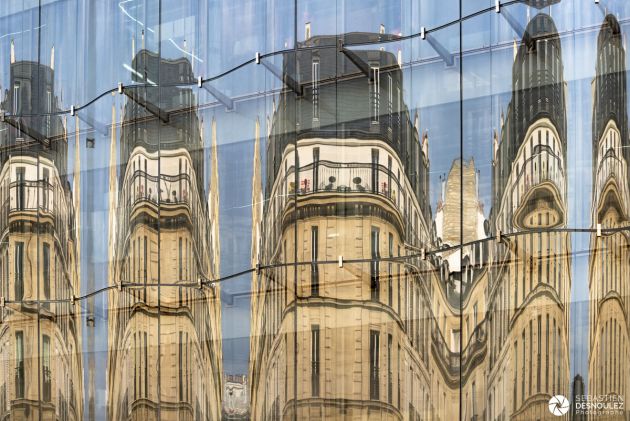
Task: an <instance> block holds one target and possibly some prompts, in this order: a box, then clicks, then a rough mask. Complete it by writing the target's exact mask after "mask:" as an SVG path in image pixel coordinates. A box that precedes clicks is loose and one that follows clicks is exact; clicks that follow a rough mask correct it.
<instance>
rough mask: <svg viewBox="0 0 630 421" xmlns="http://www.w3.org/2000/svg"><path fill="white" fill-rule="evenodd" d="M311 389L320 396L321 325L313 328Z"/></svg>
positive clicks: (315, 394)
mask: <svg viewBox="0 0 630 421" xmlns="http://www.w3.org/2000/svg"><path fill="white" fill-rule="evenodd" d="M311 389H312V392H313V397H317V396H319V325H313V326H311Z"/></svg>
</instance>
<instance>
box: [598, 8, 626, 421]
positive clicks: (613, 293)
mask: <svg viewBox="0 0 630 421" xmlns="http://www.w3.org/2000/svg"><path fill="white" fill-rule="evenodd" d="M625 63H626V53H625V48H624V46H623V39H622V33H621V28H620V26H619V23H618V22H617V19H616V18H615V17H614V16H613V15H608V16H606V18H605V19H604V23H603V25H602V28H601V30H600V32H599V36H598V39H597V67H596V76H595V79H594V80H593V202H592V212H591V214H592V216H591V217H592V221H593V228H595V229H596V228H597V225H598V224H601V225H600V226H601V228H602V229H604V230H605V229H611V228H613V229H614V228H618V227H623V226H628V224H629V223H630V216H629V214H628V212H630V197H629V196H628V187H629V181H630V180H629V178H628V160H629V158H630V149H629V148H630V143H629V142H628V115H627V106H626V101H627V98H626V95H627V88H626V68H625ZM628 245H629V242H628V233H627V231H621V232H620V231H617V232H611V233H607V232H603V233H602V234H601V236H598V235H597V234H596V233H595V234H593V235H592V236H591V256H590V262H589V263H590V267H589V291H590V323H589V325H590V329H591V331H590V355H589V383H588V384H589V388H588V392H589V394H590V395H606V394H610V395H621V396H628V384H627V379H628V377H629V376H630V364H629V361H628V352H629V351H628V336H629V333H630V331H629V330H628V329H629V327H630V325H629V323H628V312H629V311H630V306H629V303H628V286H629V285H630V284H629V280H630V278H629V272H630V267H629V263H628V262H629V256H628ZM627 414H628V411H627V410H626V417H627ZM598 418H599V416H598ZM604 418H606V417H604ZM609 418H610V419H625V418H624V417H623V416H619V415H617V416H615V417H612V416H611V417H609Z"/></svg>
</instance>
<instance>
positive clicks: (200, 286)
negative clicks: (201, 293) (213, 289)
mask: <svg viewBox="0 0 630 421" xmlns="http://www.w3.org/2000/svg"><path fill="white" fill-rule="evenodd" d="M197 288H199V289H203V282H202V280H201V276H200V277H199V279H197Z"/></svg>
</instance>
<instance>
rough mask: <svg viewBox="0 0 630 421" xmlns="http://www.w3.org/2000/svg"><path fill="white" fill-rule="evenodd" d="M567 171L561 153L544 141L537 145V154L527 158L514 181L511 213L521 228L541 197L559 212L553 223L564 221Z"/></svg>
mask: <svg viewBox="0 0 630 421" xmlns="http://www.w3.org/2000/svg"><path fill="white" fill-rule="evenodd" d="M564 171H565V170H564V168H563V160H562V157H560V156H558V155H556V154H555V153H554V152H553V151H552V150H551V148H549V147H548V146H541V145H538V146H536V147H535V148H534V154H533V155H532V156H530V157H529V158H527V159H526V160H525V163H524V164H523V166H522V167H521V168H520V169H519V170H518V172H517V175H516V178H515V180H514V182H513V184H512V189H511V195H512V209H511V214H513V215H515V223H516V225H518V226H520V227H521V228H522V227H524V226H525V225H526V224H525V223H524V219H525V217H526V216H527V215H528V214H529V211H530V210H531V209H530V208H531V207H532V206H536V202H537V201H538V200H539V199H542V200H545V201H546V202H547V203H549V204H550V205H551V209H553V210H554V211H555V212H556V213H557V216H558V217H557V219H556V221H555V222H554V223H551V225H561V224H562V223H564V215H565V212H564V209H563V203H564V201H565V187H566V184H565V183H566V179H565V174H564Z"/></svg>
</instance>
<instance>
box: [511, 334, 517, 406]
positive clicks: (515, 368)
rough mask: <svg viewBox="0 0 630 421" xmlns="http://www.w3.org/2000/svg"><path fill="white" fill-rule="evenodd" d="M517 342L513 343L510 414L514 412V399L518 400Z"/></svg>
mask: <svg viewBox="0 0 630 421" xmlns="http://www.w3.org/2000/svg"><path fill="white" fill-rule="evenodd" d="M517 373H518V341H515V342H514V395H513V399H512V412H516V408H517V405H516V399H517V398H518V381H517V379H518V374H517Z"/></svg>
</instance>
